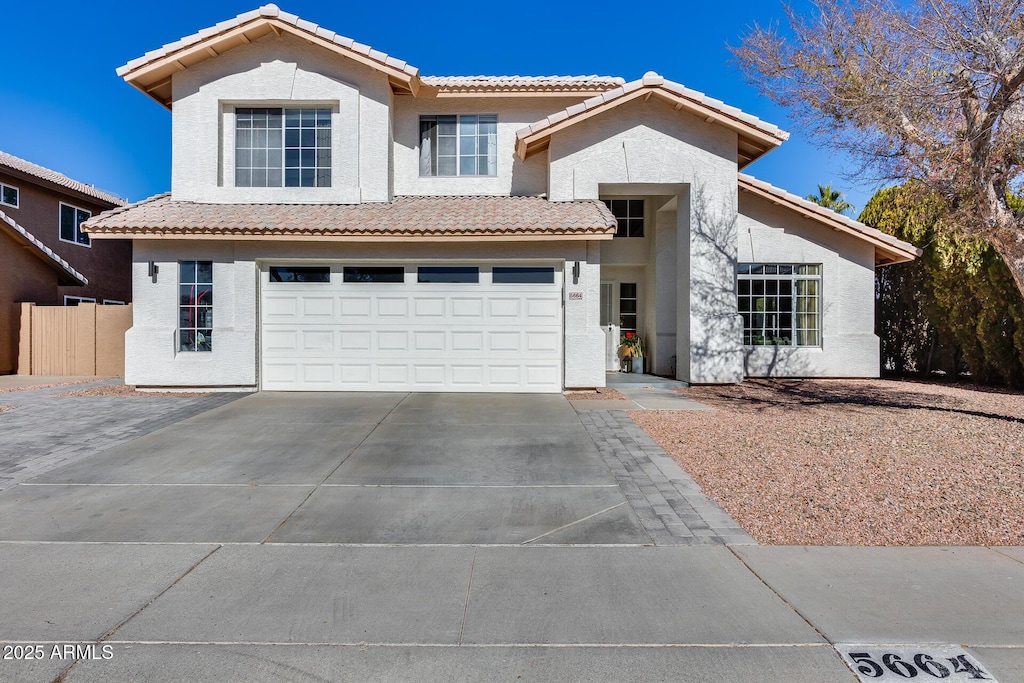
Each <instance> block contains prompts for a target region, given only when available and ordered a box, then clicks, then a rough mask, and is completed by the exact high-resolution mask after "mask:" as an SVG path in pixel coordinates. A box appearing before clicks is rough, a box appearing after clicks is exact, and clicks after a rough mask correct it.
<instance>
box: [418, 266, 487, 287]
mask: <svg viewBox="0 0 1024 683" xmlns="http://www.w3.org/2000/svg"><path fill="white" fill-rule="evenodd" d="M445 271H447V272H448V273H450V275H448V276H447V278H446V277H445ZM460 275H465V276H469V277H465V278H462V279H460V278H459V276H460ZM424 277H426V278H427V279H424ZM416 284H418V285H479V284H480V266H470V265H462V264H458V265H437V264H433V265H426V266H416Z"/></svg>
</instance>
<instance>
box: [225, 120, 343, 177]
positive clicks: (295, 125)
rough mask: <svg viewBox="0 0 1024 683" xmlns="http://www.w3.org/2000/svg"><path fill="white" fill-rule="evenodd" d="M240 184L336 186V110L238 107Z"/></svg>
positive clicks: (236, 169)
mask: <svg viewBox="0 0 1024 683" xmlns="http://www.w3.org/2000/svg"><path fill="white" fill-rule="evenodd" d="M235 186H236V187H330V186H331V110H330V109H316V108H306V109H287V108H273V107H264V108H248V107H239V108H237V109H235Z"/></svg>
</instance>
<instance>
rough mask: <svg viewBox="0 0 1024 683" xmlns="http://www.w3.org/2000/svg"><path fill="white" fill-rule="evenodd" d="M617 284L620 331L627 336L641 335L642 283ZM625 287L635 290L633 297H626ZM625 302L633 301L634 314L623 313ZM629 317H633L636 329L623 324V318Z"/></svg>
mask: <svg viewBox="0 0 1024 683" xmlns="http://www.w3.org/2000/svg"><path fill="white" fill-rule="evenodd" d="M617 284H618V287H617V289H618V291H617V292H616V299H617V301H618V312H619V330H620V331H621V332H622V334H625V333H626V332H635V333H636V334H640V283H638V282H618V283H617ZM624 287H632V288H633V296H626V295H625V294H623V288H624ZM623 301H632V302H633V311H632V312H629V311H623V310H622V302H623ZM627 315H628V316H632V318H633V325H634V327H629V326H627V325H624V324H623V322H622V318H623V316H627Z"/></svg>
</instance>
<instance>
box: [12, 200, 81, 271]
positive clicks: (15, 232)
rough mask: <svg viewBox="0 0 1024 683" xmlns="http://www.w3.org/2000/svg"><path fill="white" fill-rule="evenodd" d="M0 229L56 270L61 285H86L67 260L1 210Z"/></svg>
mask: <svg viewBox="0 0 1024 683" xmlns="http://www.w3.org/2000/svg"><path fill="white" fill-rule="evenodd" d="M0 230H3V231H5V232H7V233H8V234H9V235H10V236H11V237H12V238H13V239H14V240H15V241H17V242H19V243H20V244H24V245H25V246H27V247H28V248H29V249H31V250H32V251H33V252H35V254H36V256H38V257H39V258H41V259H42V260H43V261H44V262H45V263H46V265H48V266H50V267H51V268H53V269H54V270H56V271H57V274H58V275H59V276H60V283H61V284H62V285H87V284H89V280H88V279H87V278H86V277H85V276H84V275H82V274H81V273H79V272H78V271H77V270H75V269H74V268H72V267H71V264H69V263H68V262H67V261H65V260H64V259H62V258H61V257H60V256H57V254H55V253H53V250H52V249H50V248H49V247H48V246H46V245H45V244H43V243H42V242H40V241H39V239H38V238H37V237H36V236H35V235H33V234H32V233H30V232H29V231H28V230H26V229H25V228H23V227H21V226H20V225H18V224H17V223H16V222H15V221H14V219H13V218H11V217H10V216H8V215H7V214H6V213H4V212H3V211H0Z"/></svg>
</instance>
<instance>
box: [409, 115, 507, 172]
mask: <svg viewBox="0 0 1024 683" xmlns="http://www.w3.org/2000/svg"><path fill="white" fill-rule="evenodd" d="M420 175H421V176H494V175H498V115H497V114H482V115H481V114H472V115H469V114H459V115H455V114H446V115H438V116H421V117H420Z"/></svg>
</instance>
